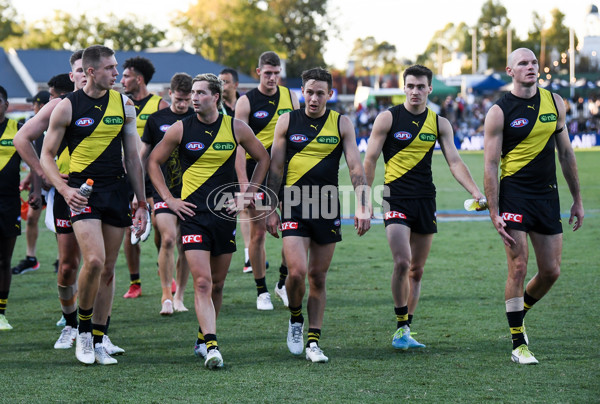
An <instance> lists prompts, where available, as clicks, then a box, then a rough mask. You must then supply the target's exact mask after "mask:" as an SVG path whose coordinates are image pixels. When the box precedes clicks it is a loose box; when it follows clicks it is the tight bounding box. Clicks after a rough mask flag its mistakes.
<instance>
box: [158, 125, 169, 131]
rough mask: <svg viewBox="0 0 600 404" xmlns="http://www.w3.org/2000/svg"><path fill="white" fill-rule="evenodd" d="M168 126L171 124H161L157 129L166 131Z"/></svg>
mask: <svg viewBox="0 0 600 404" xmlns="http://www.w3.org/2000/svg"><path fill="white" fill-rule="evenodd" d="M170 127H171V125H161V126H160V128H159V129H160V131H161V132H166V131H167V130H168V129H169V128H170Z"/></svg>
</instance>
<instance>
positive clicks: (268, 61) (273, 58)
mask: <svg viewBox="0 0 600 404" xmlns="http://www.w3.org/2000/svg"><path fill="white" fill-rule="evenodd" d="M264 65H270V66H281V59H279V56H278V55H277V54H276V53H275V52H273V51H267V52H263V53H262V54H261V55H260V56H259V58H258V67H259V68H261V67H263V66H264Z"/></svg>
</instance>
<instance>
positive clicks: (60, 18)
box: [5, 11, 165, 51]
mask: <svg viewBox="0 0 600 404" xmlns="http://www.w3.org/2000/svg"><path fill="white" fill-rule="evenodd" d="M107 18H108V21H109V22H103V21H101V20H100V19H98V18H94V19H88V18H87V17H86V16H85V15H80V16H72V15H70V14H65V13H59V12H58V11H57V12H55V14H54V16H53V18H48V19H44V20H41V21H39V22H36V23H35V24H29V25H28V26H27V28H26V29H25V32H24V33H23V35H22V36H18V37H17V36H13V37H12V38H9V39H7V40H6V41H5V43H6V44H8V45H10V46H12V47H15V48H21V49H34V48H45V49H70V50H76V49H83V48H87V47H88V46H90V45H94V44H98V43H101V44H108V45H109V46H112V47H113V48H115V49H117V50H124V51H128V50H134V51H140V50H143V49H147V48H151V47H155V46H157V45H158V44H159V43H160V41H162V40H164V38H165V33H164V31H160V30H158V29H156V28H154V27H153V26H152V25H150V24H142V23H140V22H138V21H137V20H132V19H119V18H118V17H117V16H115V15H114V14H109V15H108V16H107Z"/></svg>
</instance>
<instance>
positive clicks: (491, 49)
mask: <svg viewBox="0 0 600 404" xmlns="http://www.w3.org/2000/svg"><path fill="white" fill-rule="evenodd" d="M509 26H510V19H509V18H508V17H507V12H506V8H505V7H504V6H503V5H502V4H501V3H500V2H497V1H495V0H487V1H486V2H485V3H484V4H483V6H482V7H481V16H480V17H479V20H478V21H477V32H478V35H477V37H478V38H480V39H481V43H482V44H483V46H482V49H481V50H482V51H483V52H485V53H486V54H487V57H488V67H490V68H493V69H496V70H502V69H504V68H505V67H506V39H507V30H508V27H509Z"/></svg>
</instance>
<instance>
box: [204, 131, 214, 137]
mask: <svg viewBox="0 0 600 404" xmlns="http://www.w3.org/2000/svg"><path fill="white" fill-rule="evenodd" d="M204 133H206V134H207V135H209V136H211V137H212V135H213V131H212V130H205V131H204Z"/></svg>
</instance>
